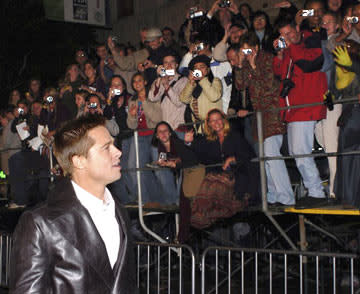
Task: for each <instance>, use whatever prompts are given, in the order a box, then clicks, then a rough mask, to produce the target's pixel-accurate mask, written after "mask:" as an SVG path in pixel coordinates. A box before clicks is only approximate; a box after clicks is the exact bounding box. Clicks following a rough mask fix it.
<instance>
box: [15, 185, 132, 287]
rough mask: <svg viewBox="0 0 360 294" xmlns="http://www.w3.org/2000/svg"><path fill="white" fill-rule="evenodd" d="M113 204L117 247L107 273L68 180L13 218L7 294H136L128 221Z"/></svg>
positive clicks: (100, 244) (101, 245) (88, 221)
mask: <svg viewBox="0 0 360 294" xmlns="http://www.w3.org/2000/svg"><path fill="white" fill-rule="evenodd" d="M114 201H115V207H116V218H117V221H118V223H119V228H120V249H119V254H118V259H117V261H116V263H115V265H114V268H113V269H112V268H111V265H110V262H109V258H108V255H107V252H106V248H105V244H104V242H103V241H102V239H101V237H100V235H99V233H98V231H97V229H96V227H95V224H94V223H93V221H92V219H91V217H90V214H89V213H88V211H87V210H86V208H84V207H83V206H82V205H81V203H80V202H79V201H78V199H77V197H76V195H75V192H74V189H73V186H72V184H71V182H70V180H68V179H64V180H61V181H60V182H59V183H58V184H57V185H56V187H55V188H54V190H53V191H52V192H51V193H50V195H49V197H48V200H47V202H46V203H44V204H43V205H41V206H39V207H37V208H35V209H33V210H29V211H27V212H25V213H24V214H23V215H22V216H21V218H20V220H19V223H18V225H17V227H16V230H15V233H14V246H13V253H12V260H11V262H12V264H11V273H10V274H11V276H10V293H14V294H27V293H49V294H50V293H51V294H55V293H57V294H75V293H76V294H85V293H88V294H100V293H101V294H107V293H109V294H115V293H116V294H134V293H137V289H136V282H135V260H134V252H133V247H132V241H131V236H129V221H128V217H127V213H126V211H125V209H124V208H122V207H121V206H120V204H119V203H117V200H116V199H114Z"/></svg>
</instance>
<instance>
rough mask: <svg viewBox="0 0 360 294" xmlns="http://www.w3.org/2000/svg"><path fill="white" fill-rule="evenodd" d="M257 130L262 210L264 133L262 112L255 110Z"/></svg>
mask: <svg viewBox="0 0 360 294" xmlns="http://www.w3.org/2000/svg"><path fill="white" fill-rule="evenodd" d="M256 122H257V132H258V139H259V163H260V181H261V199H262V208H263V210H264V211H268V205H267V198H266V173H265V161H264V159H263V158H264V157H265V154H264V153H265V152H264V135H263V127H262V126H263V123H262V113H261V112H260V111H257V112H256Z"/></svg>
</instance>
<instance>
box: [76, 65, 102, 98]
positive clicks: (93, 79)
mask: <svg viewBox="0 0 360 294" xmlns="http://www.w3.org/2000/svg"><path fill="white" fill-rule="evenodd" d="M84 69H85V75H86V77H87V80H86V82H85V83H83V85H82V86H81V89H82V90H85V91H88V92H89V94H95V95H97V96H99V97H100V99H101V101H102V103H105V92H106V90H105V84H104V81H103V80H102V79H101V77H100V76H99V75H98V73H97V71H96V66H95V63H94V62H93V61H91V60H88V61H86V62H85V64H84Z"/></svg>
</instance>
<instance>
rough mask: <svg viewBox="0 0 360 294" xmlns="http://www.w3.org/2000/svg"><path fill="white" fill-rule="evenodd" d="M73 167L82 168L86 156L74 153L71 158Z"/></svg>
mask: <svg viewBox="0 0 360 294" xmlns="http://www.w3.org/2000/svg"><path fill="white" fill-rule="evenodd" d="M71 161H72V164H73V167H74V169H84V168H85V161H86V158H85V157H84V156H82V155H74V156H73V157H72V158H71Z"/></svg>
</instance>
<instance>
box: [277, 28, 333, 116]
mask: <svg viewBox="0 0 360 294" xmlns="http://www.w3.org/2000/svg"><path fill="white" fill-rule="evenodd" d="M311 37H312V33H311V32H303V38H302V41H301V42H300V43H299V44H291V45H290V46H289V47H288V48H287V49H285V50H284V58H283V60H280V59H279V58H278V57H274V60H273V69H274V73H275V75H277V76H280V77H281V80H284V79H285V78H286V74H287V71H288V66H289V63H290V59H292V62H293V71H292V74H291V75H290V77H291V80H292V81H293V82H294V83H295V87H294V88H293V89H291V90H290V92H289V94H288V105H287V102H286V99H285V98H280V99H279V100H280V107H283V106H293V105H300V104H310V103H315V102H323V100H324V98H323V95H324V93H325V92H326V91H327V81H326V75H325V73H323V72H320V70H317V71H313V72H305V71H304V70H303V69H302V68H304V67H308V68H309V67H311V66H314V68H317V67H321V64H320V66H317V64H319V61H320V63H321V56H322V50H321V47H320V48H307V46H306V45H305V44H308V43H307V42H306V39H307V38H311ZM309 40H310V39H309ZM296 63H297V64H296ZM304 64H305V66H304V67H303V66H302V65H304ZM299 65H300V66H301V67H300V66H299ZM282 86H283V85H282V83H281V88H282ZM281 117H282V118H283V119H284V121H286V122H294V121H311V120H321V119H324V118H326V107H325V106H324V105H320V106H312V107H305V108H297V109H290V110H284V111H282V112H281Z"/></svg>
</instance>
